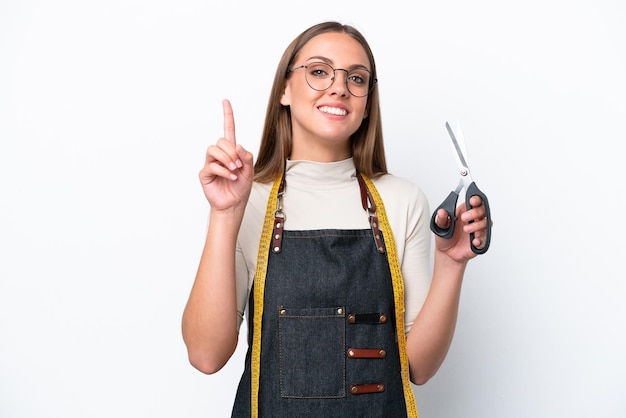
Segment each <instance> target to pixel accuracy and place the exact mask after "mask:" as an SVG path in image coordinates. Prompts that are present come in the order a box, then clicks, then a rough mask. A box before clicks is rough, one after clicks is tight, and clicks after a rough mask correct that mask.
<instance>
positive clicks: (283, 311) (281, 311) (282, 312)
mask: <svg viewBox="0 0 626 418" xmlns="http://www.w3.org/2000/svg"><path fill="white" fill-rule="evenodd" d="M279 313H280V314H281V315H284V314H286V313H287V311H286V310H284V309H281V310H280V311H279Z"/></svg>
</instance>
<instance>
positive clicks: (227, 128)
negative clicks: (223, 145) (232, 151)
mask: <svg viewBox="0 0 626 418" xmlns="http://www.w3.org/2000/svg"><path fill="white" fill-rule="evenodd" d="M222 108H223V109H224V138H226V139H227V140H228V142H230V143H232V144H236V143H237V140H236V139H235V116H234V115H233V107H232V106H231V105H230V101H229V100H228V99H224V100H222Z"/></svg>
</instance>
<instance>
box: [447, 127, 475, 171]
mask: <svg viewBox="0 0 626 418" xmlns="http://www.w3.org/2000/svg"><path fill="white" fill-rule="evenodd" d="M455 128H456V131H457V134H458V137H457V135H455V133H454V131H453V130H452V127H451V126H450V124H449V123H448V122H446V130H447V131H448V135H449V136H450V140H451V144H452V150H453V151H454V152H455V155H456V156H457V158H458V164H459V168H460V169H461V176H463V177H466V176H469V178H470V180H471V176H470V171H469V164H468V163H467V150H466V149H465V138H464V137H463V132H462V131H461V126H460V125H459V124H458V122H457V124H456V127H455Z"/></svg>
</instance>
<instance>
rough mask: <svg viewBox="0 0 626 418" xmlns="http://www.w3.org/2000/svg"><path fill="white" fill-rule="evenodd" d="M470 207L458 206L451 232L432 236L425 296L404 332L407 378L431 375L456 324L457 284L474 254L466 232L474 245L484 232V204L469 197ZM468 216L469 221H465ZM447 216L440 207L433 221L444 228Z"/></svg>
mask: <svg viewBox="0 0 626 418" xmlns="http://www.w3.org/2000/svg"><path fill="white" fill-rule="evenodd" d="M471 203H472V209H471V210H469V211H466V210H465V206H464V205H462V206H459V208H458V209H457V212H458V213H457V214H458V215H459V219H460V220H461V222H457V225H456V227H455V232H454V236H453V237H452V238H450V239H443V238H440V237H437V238H436V247H435V258H434V268H433V278H432V282H431V285H430V290H429V292H428V296H427V297H426V300H425V302H424V305H423V306H422V309H421V310H420V313H419V314H418V315H417V317H416V319H415V322H414V323H413V326H412V327H411V330H410V331H409V334H408V336H407V351H408V356H409V368H410V372H411V381H413V383H415V384H418V385H421V384H424V383H426V382H427V381H428V380H429V379H430V378H431V377H432V376H434V375H435V373H436V372H437V370H439V367H440V366H441V364H442V363H443V361H444V359H445V357H446V355H447V353H448V349H449V348H450V344H451V343H452V338H453V336H454V330H455V327H456V320H457V315H458V308H459V300H460V296H461V286H462V282H463V275H464V273H465V268H466V266H467V262H468V261H469V260H470V259H472V258H473V257H475V256H476V254H474V253H473V252H472V251H471V249H470V245H469V234H470V232H474V233H475V239H474V245H475V246H477V247H480V246H481V245H482V241H481V240H483V239H484V234H485V233H486V232H485V230H486V226H487V221H486V220H485V219H484V218H485V208H484V206H483V205H482V202H481V201H480V198H478V197H472V201H471ZM472 219H474V220H475V222H473V223H469V221H471V220H472ZM446 222H448V220H447V219H446V218H445V211H441V213H439V216H438V220H437V224H438V225H439V226H440V227H442V228H445V227H446Z"/></svg>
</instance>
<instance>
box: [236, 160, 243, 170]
mask: <svg viewBox="0 0 626 418" xmlns="http://www.w3.org/2000/svg"><path fill="white" fill-rule="evenodd" d="M235 164H237V167H238V168H241V167H243V163H242V162H241V160H240V159H239V158H237V161H235Z"/></svg>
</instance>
